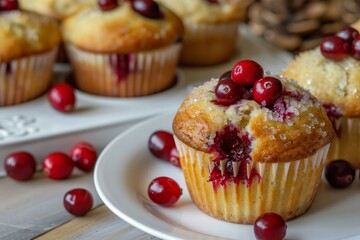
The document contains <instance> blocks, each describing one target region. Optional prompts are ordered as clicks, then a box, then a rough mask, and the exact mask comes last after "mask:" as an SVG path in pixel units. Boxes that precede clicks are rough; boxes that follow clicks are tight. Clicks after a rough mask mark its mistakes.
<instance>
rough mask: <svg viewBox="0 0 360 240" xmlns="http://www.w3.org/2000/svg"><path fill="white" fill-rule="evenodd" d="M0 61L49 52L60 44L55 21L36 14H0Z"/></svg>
mask: <svg viewBox="0 0 360 240" xmlns="http://www.w3.org/2000/svg"><path fill="white" fill-rule="evenodd" d="M0 36H1V44H0V60H1V61H9V60H12V59H16V58H19V57H25V56H28V55H31V54H37V53H42V52H46V51H49V50H51V49H53V48H55V47H57V45H58V44H59V42H60V31H59V28H58V25H57V23H56V21H55V20H53V19H51V18H49V17H46V16H42V15H39V14H36V13H30V12H22V11H8V12H2V13H0Z"/></svg>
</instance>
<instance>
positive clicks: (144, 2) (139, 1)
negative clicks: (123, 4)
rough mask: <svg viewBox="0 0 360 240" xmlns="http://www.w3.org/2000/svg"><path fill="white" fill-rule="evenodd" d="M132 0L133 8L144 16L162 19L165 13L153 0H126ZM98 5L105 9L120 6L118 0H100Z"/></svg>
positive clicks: (128, 0) (129, 0)
mask: <svg viewBox="0 0 360 240" xmlns="http://www.w3.org/2000/svg"><path fill="white" fill-rule="evenodd" d="M126 1H127V2H130V4H131V7H132V9H133V10H134V11H135V12H138V13H140V14H141V15H143V16H144V17H147V18H152V19H161V18H163V14H162V13H161V11H160V8H159V5H158V4H157V3H156V2H155V1H153V0H126ZM98 5H99V7H100V8H101V10H103V11H109V10H112V9H114V8H116V7H117V6H119V2H118V0H98Z"/></svg>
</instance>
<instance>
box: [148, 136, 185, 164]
mask: <svg viewBox="0 0 360 240" xmlns="http://www.w3.org/2000/svg"><path fill="white" fill-rule="evenodd" d="M148 148H149V150H150V152H151V153H152V154H153V155H154V156H155V157H157V158H160V159H163V160H166V161H170V162H171V163H172V164H174V165H175V166H178V167H180V162H179V154H178V152H177V149H176V146H175V140H174V137H173V135H172V134H171V133H169V132H167V131H162V130H158V131H155V132H154V133H153V134H151V136H150V138H149V141H148Z"/></svg>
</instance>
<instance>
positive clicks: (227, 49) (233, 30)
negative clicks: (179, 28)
mask: <svg viewBox="0 0 360 240" xmlns="http://www.w3.org/2000/svg"><path fill="white" fill-rule="evenodd" d="M238 27H239V24H238V23H227V24H191V23H185V35H184V37H183V48H182V50H181V54H180V63H181V64H183V65H190V66H191V65H194V66H195V65H198V66H206V65H212V64H217V63H221V62H224V61H226V60H227V59H229V58H230V57H231V56H232V55H233V54H234V51H235V49H236V47H237V46H236V45H237V37H238V34H239V32H238Z"/></svg>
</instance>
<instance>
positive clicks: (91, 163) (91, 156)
mask: <svg viewBox="0 0 360 240" xmlns="http://www.w3.org/2000/svg"><path fill="white" fill-rule="evenodd" d="M70 157H71V159H72V160H73V161H74V163H75V165H76V166H77V167H78V168H79V169H81V170H83V171H85V172H91V171H92V170H93V169H94V167H95V163H96V160H97V154H96V150H95V149H94V147H93V146H92V145H91V144H89V143H85V142H81V143H78V144H76V145H75V146H74V147H73V148H72V149H71V154H70Z"/></svg>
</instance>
